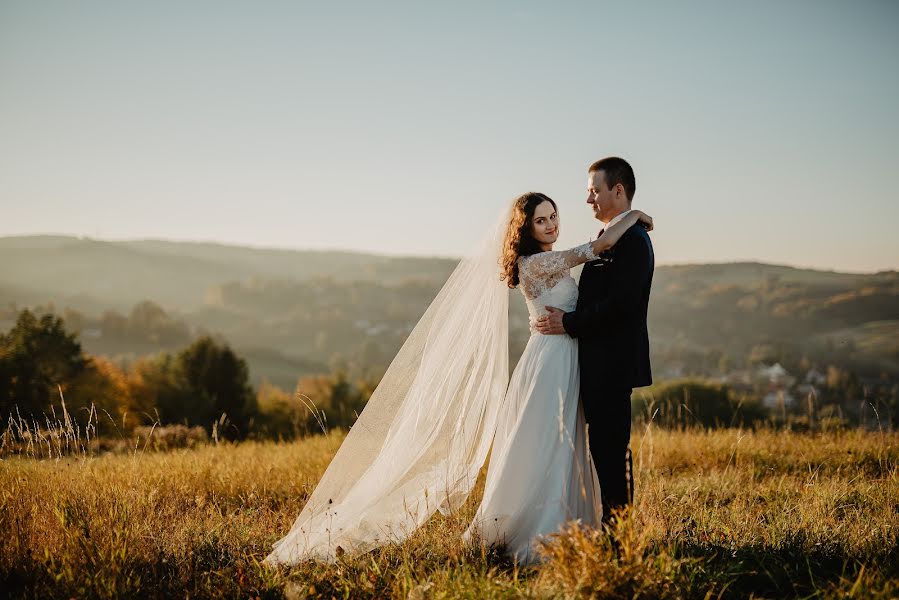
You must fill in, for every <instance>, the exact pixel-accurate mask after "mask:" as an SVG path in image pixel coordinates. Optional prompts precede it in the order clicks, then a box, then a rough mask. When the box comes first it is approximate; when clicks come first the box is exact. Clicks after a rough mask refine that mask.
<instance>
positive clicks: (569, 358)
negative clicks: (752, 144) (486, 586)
mask: <svg viewBox="0 0 899 600" xmlns="http://www.w3.org/2000/svg"><path fill="white" fill-rule="evenodd" d="M595 258H596V256H594V255H593V253H592V247H591V245H590V244H589V243H588V244H584V245H582V246H578V247H576V248H572V249H570V250H563V251H551V252H541V253H539V254H534V255H531V256H523V257H521V258H519V263H518V264H519V279H520V288H521V291H522V293H523V294H524V296H525V299H526V302H527V307H528V313H529V316H530V323H531V327H530V329H531V337H530V339H529V340H528V343H527V345H526V347H525V349H524V353H523V354H522V356H521V358H520V360H519V362H518V365H517V366H516V367H515V370H514V372H513V373H512V378H511V380H510V382H509V387H508V390H507V392H506V397H505V402H504V404H503V406H502V408H501V409H500V413H499V416H498V419H497V430H496V435H495V437H494V440H493V449H492V451H491V455H490V463H489V467H488V470H487V481H486V485H485V489H484V496H483V499H482V501H481V504H480V506H479V507H478V511H477V515H476V516H475V519H474V521H473V522H472V524H471V525H470V526H469V528H468V530H466V531H465V533H464V537H465V539H466V540H469V539H471V538H472V535H473V534H474V533H475V531H479V532H480V536H481V539H482V541H484V542H486V543H488V544H493V543H501V544H506V549H507V551H508V552H509V553H510V554H511V555H513V556H514V557H515V558H516V559H517V560H518V561H519V563H520V564H531V563H535V562H539V560H540V559H539V555H538V554H537V552H536V547H535V542H536V540H537V539H538V538H539V537H541V536H545V535H546V534H549V533H553V532H555V531H557V530H558V529H559V528H560V526H561V525H562V524H564V523H565V522H567V521H570V520H573V519H579V520H580V521H581V522H582V523H584V524H586V525H590V526H594V527H596V526H599V524H600V520H601V517H602V503H601V501H600V489H599V480H598V478H597V475H596V469H595V467H594V465H593V460H592V458H591V455H590V451H589V447H588V444H587V435H586V426H585V421H584V415H583V410H582V408H581V404H580V402H579V397H578V395H579V390H580V380H579V370H578V346H577V340H575V339H573V338H571V337H569V336H568V335H543V334H540V333H538V332H537V331H536V330H535V329H534V321H535V320H536V319H537V317H539V316H540V315H543V314H546V310H545V308H544V306H555V307H557V308H560V309H562V310H564V311H566V312H567V311H571V310H574V308H575V304H576V303H577V295H578V288H577V283H576V282H575V280H574V279H573V278H572V277H571V274H570V272H569V269H570V268H571V267H573V266H576V265H578V264H581V263H584V262H586V261H588V260H593V259H595Z"/></svg>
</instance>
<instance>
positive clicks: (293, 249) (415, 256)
mask: <svg viewBox="0 0 899 600" xmlns="http://www.w3.org/2000/svg"><path fill="white" fill-rule="evenodd" d="M30 237H58V238H71V239H74V240H82V241H97V242H108V243H116V242H164V243H169V244H196V245H201V244H205V245H212V246H225V247H230V248H244V249H249V250H269V251H271V250H274V251H279V252H319V253H324V252H334V253H341V254H356V255H363V256H374V257H379V258H395V259H425V260H427V259H432V260H433V259H436V260H456V261H458V260H461V259H462V258H463V257H462V256H450V255H445V254H408V253H390V252H375V251H372V250H362V249H351V248H336V247H333V248H331V247H325V248H300V247H290V246H266V245H257V244H249V243H238V242H224V241H221V240H215V239H212V240H204V239H195V238H191V239H177V238H164V237H137V238H109V237H106V238H101V237H96V236H91V235H77V234H71V233H16V234H6V235H0V240H2V239H8V238H30ZM746 264H757V265H766V266H770V267H786V268H790V269H796V270H799V271H819V272H825V273H842V274H848V275H880V274H886V273H895V272H897V271H899V268H892V267H891V268H885V269H877V270H866V271H853V270H837V269H835V268H833V267H831V268H823V267H813V266H799V265H793V264H788V263H772V262H765V261H761V260H759V259H734V260H727V261H708V262H696V261H685V262H660V263H657V264H656V266H658V267H690V266H706V265H746Z"/></svg>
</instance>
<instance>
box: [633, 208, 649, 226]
mask: <svg viewBox="0 0 899 600" xmlns="http://www.w3.org/2000/svg"><path fill="white" fill-rule="evenodd" d="M634 212H635V213H637V222H638V223H642V224H643V227H645V228H646V231H652V217H650V216H649V215H647V214H646V213H645V212H643V211H642V210H635V211H634Z"/></svg>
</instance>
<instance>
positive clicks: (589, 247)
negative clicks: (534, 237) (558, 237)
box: [518, 242, 599, 298]
mask: <svg viewBox="0 0 899 600" xmlns="http://www.w3.org/2000/svg"><path fill="white" fill-rule="evenodd" d="M597 258H599V256H598V255H596V254H594V253H593V242H587V243H586V244H581V245H580V246H575V247H574V248H571V249H569V250H551V251H549V252H538V253H537V254H531V255H530V256H522V257H521V258H519V259H518V275H519V280H520V281H521V284H522V290H523V291H524V293H525V296H528V297H531V298H536V297H537V296H539V295H540V294H541V293H542V291H543V290H544V289H546V288H547V287H551V286H552V284H553V282H554V281H555V280H557V277H556V276H557V275H559V274H560V273H563V272H565V271H567V270H568V269H570V268H572V267H576V266H577V265H580V264H583V263H585V262H587V261H590V260H595V259H597Z"/></svg>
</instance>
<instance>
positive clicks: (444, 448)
mask: <svg viewBox="0 0 899 600" xmlns="http://www.w3.org/2000/svg"><path fill="white" fill-rule="evenodd" d="M510 215H511V207H507V208H504V209H503V211H502V214H501V215H500V216H499V217H498V218H497V219H496V221H495V222H494V223H493V224H492V226H491V228H490V229H489V231H488V233H487V235H486V236H485V237H484V239H483V240H482V241H481V243H480V244H479V245H478V246H477V247H476V248H475V249H474V251H473V252H472V253H471V254H470V255H468V256H466V257H464V258H463V259H462V260H461V262H460V263H459V265H458V266H457V267H456V268H455V270H454V271H453V272H452V274H451V275H450V277H449V279H448V280H447V282H446V283H445V284H444V286H443V288H441V290H440V292H439V293H438V294H437V297H436V298H435V299H434V301H433V302H432V303H431V305H430V306H429V307H428V309H427V310H426V311H425V313H424V315H423V316H422V318H421V320H420V321H419V322H418V324H417V325H416V326H415V328H414V329H413V330H412V332H411V333H410V334H409V337H408V338H407V339H406V341H405V343H404V344H403V346H402V347H401V348H400V350H399V353H398V354H397V355H396V357H395V358H394V360H393V362H392V363H391V364H390V366H389V367H388V369H387V371H386V373H385V374H384V377H383V379H382V380H381V382H380V384H379V385H378V387H377V388H376V389H375V391H374V393H373V394H372V396H371V398H370V399H369V401H368V403H367V404H366V405H365V408H364V409H363V411H362V413H361V414H360V415H359V417H358V419H357V420H356V422H355V424H354V425H353V426H352V428H351V429H350V431H349V433H348V434H347V436H346V438H345V439H344V441H343V443H342V445H341V446H340V449H339V450H338V451H337V454H336V455H335V456H334V458H333V459H332V461H331V463H330V464H329V465H328V468H327V469H326V471H325V473H324V475H323V476H322V478H321V480H320V481H319V483H318V486H317V487H316V488H315V490H314V491H313V492H312V494H311V495H310V497H309V500H308V501H307V503H306V505H305V506H304V508H303V510H302V511H301V513H300V515H299V517H297V519H296V521H295V522H294V524H293V525H292V526H291V528H290V531H289V532H288V533H287V535H285V536H284V537H283V538H281V539H280V540H278V541H277V542H275V544H274V545H273V550H272V552H271V553H270V554H269V555H268V556H267V557H266V559H265V562H267V563H269V564H276V563H287V564H294V563H296V562H298V561H300V560H304V559H309V558H316V559H320V560H328V561H332V562H333V561H334V560H335V559H336V553H337V552H338V550H337V548H338V546H339V547H341V548H342V549H343V550H344V551H347V552H361V551H365V550H368V549H371V548H373V547H375V546H377V545H380V544H382V543H385V542H387V541H401V540H403V539H404V538H405V537H407V536H408V535H410V534H411V533H412V532H413V531H414V530H415V529H416V528H418V527H419V526H421V525H422V524H423V523H424V522H425V521H426V520H427V519H428V518H429V517H430V516H431V515H433V514H434V512H435V511H436V510H440V511H441V512H442V513H444V514H447V513H449V512H450V511H452V510H454V509H456V508H458V506H460V505H461V504H462V502H464V500H465V499H466V498H467V497H468V495H469V493H470V492H471V490H472V488H473V487H474V484H475V480H476V478H477V475H478V471H479V470H480V468H481V467H482V466H483V464H484V461H485V460H486V458H487V453H488V450H489V448H490V445H491V442H492V440H493V434H494V431H495V428H496V419H497V412H498V409H499V408H500V406H501V404H502V402H503V399H504V397H505V391H506V386H507V385H508V382H509V350H508V305H509V289H508V287H507V285H506V284H505V282H503V281H501V280H500V278H499V274H500V257H501V252H502V239H503V234H504V232H505V228H506V227H507V225H508V223H509V218H510Z"/></svg>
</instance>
